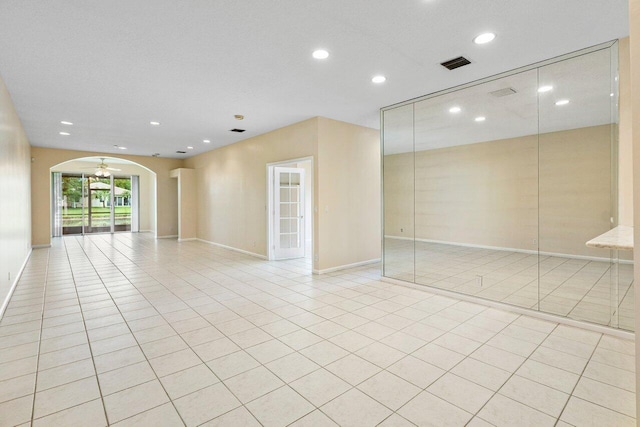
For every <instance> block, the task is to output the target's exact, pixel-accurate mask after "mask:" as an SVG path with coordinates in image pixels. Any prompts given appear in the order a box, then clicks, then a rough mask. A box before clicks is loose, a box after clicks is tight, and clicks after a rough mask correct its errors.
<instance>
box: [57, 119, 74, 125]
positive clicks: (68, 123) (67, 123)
mask: <svg viewBox="0 0 640 427" xmlns="http://www.w3.org/2000/svg"><path fill="white" fill-rule="evenodd" d="M60 123H61V124H63V125H67V126H73V123H71V122H66V121H64V120H63V121H61V122H60Z"/></svg>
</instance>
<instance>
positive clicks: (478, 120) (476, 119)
mask: <svg viewBox="0 0 640 427" xmlns="http://www.w3.org/2000/svg"><path fill="white" fill-rule="evenodd" d="M474 120H475V121H476V122H484V121H485V120H487V118H486V117H483V116H480V117H476V118H475V119H474Z"/></svg>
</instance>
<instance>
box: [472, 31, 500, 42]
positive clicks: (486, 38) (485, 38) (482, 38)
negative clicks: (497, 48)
mask: <svg viewBox="0 0 640 427" xmlns="http://www.w3.org/2000/svg"><path fill="white" fill-rule="evenodd" d="M495 38H496V35H495V34H494V33H483V34H480V35H479V36H476V38H475V39H473V42H474V43H475V44H485V43H489V42H491V41H493V39H495Z"/></svg>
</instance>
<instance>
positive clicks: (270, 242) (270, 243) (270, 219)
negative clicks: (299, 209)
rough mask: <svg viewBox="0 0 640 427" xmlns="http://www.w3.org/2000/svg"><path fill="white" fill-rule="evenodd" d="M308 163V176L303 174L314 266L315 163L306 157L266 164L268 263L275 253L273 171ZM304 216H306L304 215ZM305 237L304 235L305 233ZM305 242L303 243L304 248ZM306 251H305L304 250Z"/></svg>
mask: <svg viewBox="0 0 640 427" xmlns="http://www.w3.org/2000/svg"><path fill="white" fill-rule="evenodd" d="M303 162H310V163H311V173H310V174H309V175H310V176H307V174H305V179H306V180H309V181H308V182H309V188H310V189H311V218H307V220H309V219H310V220H311V259H312V263H313V264H314V265H315V262H316V261H315V259H316V253H315V241H316V230H315V222H316V209H315V184H314V182H315V180H314V175H315V170H316V169H315V162H314V160H313V156H307V157H298V158H295V159H290V160H281V161H278V162H273V163H267V204H266V206H265V213H266V214H267V215H266V221H267V259H268V260H269V261H273V260H275V253H274V250H273V243H274V236H273V232H274V227H273V216H274V215H275V212H274V211H275V206H274V205H273V191H274V188H273V184H274V181H273V179H274V170H275V167H276V166H278V167H283V166H290V165H291V164H292V163H303ZM305 216H306V214H305ZM305 235H306V233H305ZM306 243H307V242H306V241H305V242H304V244H305V248H306ZM305 250H306V249H305Z"/></svg>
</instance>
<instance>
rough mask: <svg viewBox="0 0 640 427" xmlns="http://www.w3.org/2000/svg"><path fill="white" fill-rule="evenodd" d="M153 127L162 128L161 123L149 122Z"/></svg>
mask: <svg viewBox="0 0 640 427" xmlns="http://www.w3.org/2000/svg"><path fill="white" fill-rule="evenodd" d="M149 124H150V125H151V126H160V122H149Z"/></svg>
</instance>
